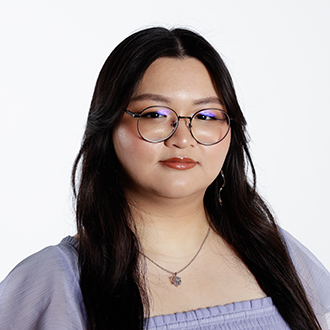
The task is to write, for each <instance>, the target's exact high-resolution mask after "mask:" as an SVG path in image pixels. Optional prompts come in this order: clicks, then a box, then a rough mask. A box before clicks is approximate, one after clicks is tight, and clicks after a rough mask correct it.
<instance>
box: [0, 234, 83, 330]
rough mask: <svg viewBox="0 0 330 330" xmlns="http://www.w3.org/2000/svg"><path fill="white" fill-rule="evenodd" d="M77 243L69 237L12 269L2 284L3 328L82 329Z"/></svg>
mask: <svg viewBox="0 0 330 330" xmlns="http://www.w3.org/2000/svg"><path fill="white" fill-rule="evenodd" d="M77 245H78V242H77V240H76V239H75V238H73V237H66V238H64V239H63V240H62V241H61V243H60V244H58V245H55V246H50V247H47V248H45V249H43V250H41V251H39V252H37V253H35V254H33V255H31V256H30V257H28V258H26V259H25V260H23V261H22V262H21V263H19V264H18V265H17V266H16V267H15V268H14V269H13V270H12V271H11V272H10V274H9V275H8V276H7V277H6V278H5V279H4V281H3V282H2V283H1V284H0V328H2V327H1V326H3V327H4V326H7V327H8V328H10V327H13V328H16V329H68V328H70V329H83V327H82V326H79V324H83V323H84V320H85V312H84V307H83V299H82V295H81V291H80V285H79V268H78V252H77V249H76V248H77ZM5 328H6V327H5Z"/></svg>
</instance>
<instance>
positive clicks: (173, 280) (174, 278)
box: [140, 227, 211, 287]
mask: <svg viewBox="0 0 330 330" xmlns="http://www.w3.org/2000/svg"><path fill="white" fill-rule="evenodd" d="M210 230H211V227H209V230H208V231H207V234H206V236H205V238H204V240H203V242H202V244H201V246H200V248H199V249H198V251H197V253H196V254H195V255H194V257H193V258H192V259H191V260H190V261H189V262H188V264H187V265H186V266H184V267H183V268H182V269H180V270H179V271H177V272H172V271H170V270H168V269H166V268H164V267H162V266H161V265H158V264H157V263H156V262H155V261H153V260H152V259H150V258H149V257H148V256H146V255H145V254H144V253H143V252H141V251H140V253H141V254H142V255H143V256H144V257H145V258H147V259H148V260H149V261H151V262H152V263H153V264H154V265H156V266H157V267H159V268H160V269H162V270H164V271H165V272H167V273H170V274H171V275H172V276H171V277H170V278H169V279H170V282H171V284H173V285H175V286H176V287H178V286H179V285H180V284H181V283H182V279H181V277H180V276H178V274H179V273H181V272H182V271H184V270H185V269H186V268H188V267H189V266H190V265H191V264H192V263H193V261H194V260H195V259H196V258H197V256H198V254H199V252H201V250H202V248H203V245H204V243H205V242H206V240H207V238H208V236H209V234H210Z"/></svg>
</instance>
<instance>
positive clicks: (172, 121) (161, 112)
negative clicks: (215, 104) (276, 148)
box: [125, 105, 233, 146]
mask: <svg viewBox="0 0 330 330" xmlns="http://www.w3.org/2000/svg"><path fill="white" fill-rule="evenodd" d="M125 112H126V113H128V114H129V115H131V116H132V117H134V118H137V129H138V132H139V134H140V136H141V137H142V139H144V140H146V141H148V142H152V143H157V142H162V141H165V140H167V139H169V138H170V137H171V136H172V135H173V134H174V133H175V131H176V130H177V128H178V126H179V120H180V119H184V120H185V122H186V126H187V127H188V128H189V130H190V133H191V135H192V137H193V138H194V139H195V140H196V141H197V142H198V143H200V144H203V145H207V146H209V145H213V144H216V143H219V142H220V141H222V140H223V139H224V138H225V137H226V136H227V134H228V132H229V129H230V122H231V120H233V119H232V118H230V117H229V116H228V114H227V113H226V112H225V111H223V110H221V109H215V108H208V109H202V110H199V111H197V112H196V113H194V114H193V115H192V116H191V117H186V116H178V114H177V113H176V112H175V111H174V110H173V109H171V108H169V107H163V106H158V105H154V106H151V107H148V108H145V109H144V110H142V111H141V112H140V113H134V112H131V111H129V110H125Z"/></svg>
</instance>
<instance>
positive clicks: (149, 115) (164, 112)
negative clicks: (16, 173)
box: [141, 109, 171, 119]
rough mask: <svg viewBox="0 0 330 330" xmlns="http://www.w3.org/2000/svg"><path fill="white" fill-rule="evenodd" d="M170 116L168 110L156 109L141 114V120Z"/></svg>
mask: <svg viewBox="0 0 330 330" xmlns="http://www.w3.org/2000/svg"><path fill="white" fill-rule="evenodd" d="M170 114H171V110H169V109H158V110H149V111H146V112H144V113H143V114H142V116H141V117H143V118H151V119H152V118H166V117H167V116H168V115H170Z"/></svg>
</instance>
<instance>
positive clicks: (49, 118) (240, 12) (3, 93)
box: [0, 0, 330, 280]
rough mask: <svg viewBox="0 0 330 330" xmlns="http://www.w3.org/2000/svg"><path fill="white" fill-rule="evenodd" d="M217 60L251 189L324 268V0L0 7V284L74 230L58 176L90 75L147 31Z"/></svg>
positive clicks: (327, 243) (329, 50) (328, 68)
mask: <svg viewBox="0 0 330 330" xmlns="http://www.w3.org/2000/svg"><path fill="white" fill-rule="evenodd" d="M155 25H162V26H165V27H173V26H184V27H188V28H192V29H194V30H196V31H198V32H200V33H201V34H202V35H204V36H205V37H206V38H207V39H208V40H209V41H210V42H211V43H212V44H213V45H214V46H215V47H216V49H217V50H218V51H219V52H220V53H221V54H222V55H223V58H224V60H225V62H226V63H227V65H228V67H229V69H230V71H231V73H232V76H233V79H234V82H235V86H236V89H237V93H238V96H239V100H240V104H241V106H242V109H243V111H244V113H245V115H246V118H247V120H248V128H249V132H250V135H251V151H252V155H253V159H254V162H255V165H256V168H257V172H258V178H259V191H260V192H261V194H262V195H263V196H264V197H265V198H266V199H267V200H268V202H269V204H270V205H271V206H272V208H273V210H274V211H275V214H276V216H277V219H278V222H279V224H280V225H281V226H282V227H284V228H286V229H288V230H289V231H290V232H291V233H292V234H293V235H294V236H296V237H297V238H298V239H299V240H301V241H302V242H303V243H304V244H305V245H306V246H307V247H308V248H309V249H311V250H312V251H313V252H314V253H315V254H316V255H317V257H318V258H319V259H320V260H321V261H322V262H323V263H324V264H325V265H326V266H327V268H329V269H330V255H329V249H330V240H329V233H330V230H329V229H330V225H329V220H330V216H329V211H328V208H329V204H330V200H329V197H330V193H329V186H330V175H329V169H330V159H329V158H330V157H329V154H330V151H329V144H330V132H329V127H330V126H329V125H330V114H329V112H330V89H329V85H330V84H329V77H330V47H329V43H330V38H329V37H330V1H329V0H309V1H307V0H277V1H264V0H259V1H257V0H249V1H246V0H240V1H235V0H227V1H224V0H216V1H211V0H204V1H191V0H189V1H188V0H183V1H180V0H176V1H173V0H167V1H154V0H153V1H151V0H150V1H146V0H139V1H116V2H114V1H95V0H94V1H82V0H80V1H70V0H56V1H55V0H54V1H50V0H40V1H31V0H21V1H16V0H7V1H6V0H1V2H0V34H1V39H0V40H1V43H0V47H1V52H0V59H1V60H0V151H1V154H0V155H1V163H0V169H1V170H0V187H1V188H0V191H1V196H0V203H1V206H0V221H1V226H0V280H1V279H3V278H4V276H5V275H6V274H7V273H8V272H9V271H10V270H11V268H12V267H14V266H15V265H16V264H17V263H18V262H19V261H20V260H22V259H23V258H25V257H26V256H28V255H30V254H31V253H33V252H35V251H38V250H40V249H42V248H43V247H45V246H47V245H52V244H57V243H58V242H59V241H60V240H61V238H62V237H64V236H66V235H68V234H74V233H75V225H74V215H73V212H72V203H71V200H72V194H71V190H70V171H71V167H72V163H73V161H74V158H75V156H76V153H77V152H78V149H79V145H80V141H81V138H82V134H83V131H84V125H85V121H86V117H87V112H88V108H89V103H90V100H91V96H92V92H93V88H94V84H95V81H96V78H97V75H98V72H99V70H100V68H101V66H102V64H103V62H104V61H105V59H106V57H107V56H108V54H109V53H110V52H111V50H112V49H113V48H114V47H115V46H116V45H117V44H118V43H119V42H120V41H121V40H123V39H124V38H125V37H126V36H128V35H129V34H131V33H132V32H134V31H136V30H138V29H141V28H144V27H149V26H155Z"/></svg>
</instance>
